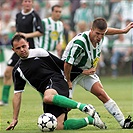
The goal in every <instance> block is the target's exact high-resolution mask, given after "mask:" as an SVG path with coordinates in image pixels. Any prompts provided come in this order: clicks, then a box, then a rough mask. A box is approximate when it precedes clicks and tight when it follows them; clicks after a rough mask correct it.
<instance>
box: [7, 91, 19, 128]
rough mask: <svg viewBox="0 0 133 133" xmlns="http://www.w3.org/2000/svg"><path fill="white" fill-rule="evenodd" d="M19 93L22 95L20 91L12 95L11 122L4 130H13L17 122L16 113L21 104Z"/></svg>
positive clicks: (17, 113)
mask: <svg viewBox="0 0 133 133" xmlns="http://www.w3.org/2000/svg"><path fill="white" fill-rule="evenodd" d="M21 95H22V92H18V93H15V94H14V97H13V120H12V122H11V124H10V125H9V126H8V127H7V128H6V130H13V129H14V128H15V126H16V125H17V123H18V115H19V110H20V105H21Z"/></svg>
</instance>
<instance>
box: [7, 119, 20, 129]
mask: <svg viewBox="0 0 133 133" xmlns="http://www.w3.org/2000/svg"><path fill="white" fill-rule="evenodd" d="M17 123H18V120H13V121H12V123H11V124H10V125H9V126H8V127H7V128H6V130H14V128H15V126H16V125H17Z"/></svg>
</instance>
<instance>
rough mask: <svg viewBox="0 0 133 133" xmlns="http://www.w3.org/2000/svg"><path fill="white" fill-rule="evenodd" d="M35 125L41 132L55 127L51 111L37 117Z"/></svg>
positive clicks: (55, 122)
mask: <svg viewBox="0 0 133 133" xmlns="http://www.w3.org/2000/svg"><path fill="white" fill-rule="evenodd" d="M37 125H38V127H39V129H40V130H41V131H42V132H51V131H54V130H55V129H56V127H57V119H56V117H55V116H54V115H52V114H51V113H44V114H42V115H40V116H39V117H38V122H37Z"/></svg>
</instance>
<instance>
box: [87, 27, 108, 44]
mask: <svg viewBox="0 0 133 133" xmlns="http://www.w3.org/2000/svg"><path fill="white" fill-rule="evenodd" d="M105 32H106V29H105V30H100V29H98V28H95V29H91V33H90V40H91V42H92V43H95V44H96V43H99V42H100V41H101V39H102V38H103V37H104V35H105Z"/></svg>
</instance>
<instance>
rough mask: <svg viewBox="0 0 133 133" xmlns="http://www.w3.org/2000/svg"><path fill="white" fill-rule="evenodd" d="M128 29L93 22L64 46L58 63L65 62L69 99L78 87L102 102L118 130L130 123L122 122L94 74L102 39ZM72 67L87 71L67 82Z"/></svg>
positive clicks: (132, 125) (128, 26)
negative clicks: (87, 29) (60, 60)
mask: <svg viewBox="0 0 133 133" xmlns="http://www.w3.org/2000/svg"><path fill="white" fill-rule="evenodd" d="M131 28H133V22H131V23H130V24H129V25H127V26H126V27H125V28H124V29H116V28H107V22H106V20H105V19H104V18H96V19H95V20H94V21H93V24H92V28H91V29H90V31H85V32H83V33H80V34H78V35H77V36H75V37H74V38H73V39H72V40H71V41H70V42H69V43H68V45H67V47H66V49H65V51H64V53H63V56H62V59H63V60H65V64H64V73H65V77H66V80H67V83H68V85H69V88H72V90H70V97H72V94H73V90H74V88H75V85H76V84H79V85H80V86H82V87H83V88H84V89H85V90H87V91H90V92H91V93H92V94H94V95H95V96H96V97H97V98H98V99H99V100H101V101H102V102H103V104H104V107H105V108H106V109H107V110H108V112H109V113H110V114H111V115H112V116H114V118H115V119H116V120H117V121H118V123H119V124H120V126H121V127H122V128H133V122H132V121H131V119H128V120H127V119H126V120H125V118H124V115H123V113H122V112H121V110H120V109H119V107H118V105H117V104H116V102H115V101H114V100H113V99H111V98H110V97H109V96H108V94H107V93H106V92H105V90H104V89H103V86H102V84H101V82H100V79H99V77H98V76H97V75H96V73H95V72H96V67H97V64H98V61H99V58H100V53H101V48H102V42H103V39H104V35H105V34H106V35H114V34H125V33H127V32H128V31H129V30H130V29H131ZM72 65H74V66H78V67H80V68H82V69H83V70H90V71H88V74H87V75H85V74H80V75H79V76H77V77H76V78H75V79H74V80H73V81H71V80H70V72H71V69H72Z"/></svg>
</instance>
